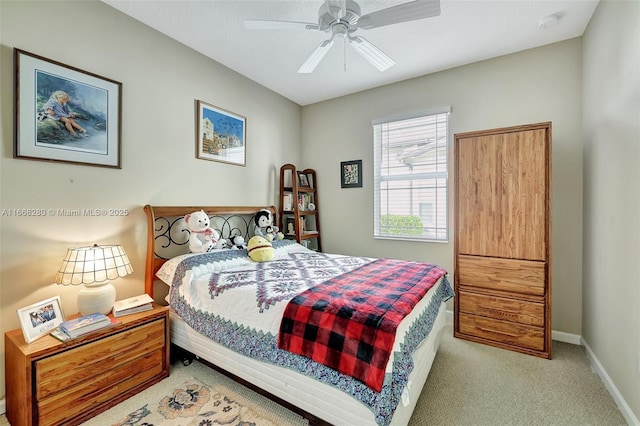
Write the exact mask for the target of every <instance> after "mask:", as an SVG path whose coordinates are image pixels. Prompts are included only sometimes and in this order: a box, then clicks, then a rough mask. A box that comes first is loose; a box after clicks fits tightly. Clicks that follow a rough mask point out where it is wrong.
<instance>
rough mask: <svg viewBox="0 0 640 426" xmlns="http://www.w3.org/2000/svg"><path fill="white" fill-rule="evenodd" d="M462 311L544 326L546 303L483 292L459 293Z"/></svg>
mask: <svg viewBox="0 0 640 426" xmlns="http://www.w3.org/2000/svg"><path fill="white" fill-rule="evenodd" d="M458 297H459V298H460V300H459V302H458V303H459V309H460V312H464V313H467V314H475V315H479V316H483V317H489V318H495V319H499V320H504V321H511V322H517V323H519V324H527V325H535V326H538V327H542V326H544V304H543V303H536V302H528V301H525V300H517V299H508V298H505V297H498V296H487V295H483V294H475V293H467V292H465V291H461V292H460V293H459V296H458Z"/></svg>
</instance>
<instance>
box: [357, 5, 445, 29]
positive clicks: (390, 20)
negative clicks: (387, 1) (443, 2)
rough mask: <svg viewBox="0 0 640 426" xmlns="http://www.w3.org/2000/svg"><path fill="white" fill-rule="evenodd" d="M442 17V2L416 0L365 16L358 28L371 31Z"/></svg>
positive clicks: (359, 22)
mask: <svg viewBox="0 0 640 426" xmlns="http://www.w3.org/2000/svg"><path fill="white" fill-rule="evenodd" d="M438 15H440V0H415V1H411V2H408V3H403V4H399V5H397V6H392V7H388V8H386V9H381V10H378V11H376V12H371V13H369V14H367V15H363V16H361V17H360V19H358V23H357V24H356V26H357V27H358V28H363V29H370V28H378V27H383V26H385V25H391V24H398V23H400V22H407V21H414V20H416V19H424V18H431V17H432V16H438Z"/></svg>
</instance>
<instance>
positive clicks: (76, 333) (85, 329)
mask: <svg viewBox="0 0 640 426" xmlns="http://www.w3.org/2000/svg"><path fill="white" fill-rule="evenodd" d="M103 316H104V317H105V318H106V319H107V321H104V319H100V320H99V321H96V322H90V321H89V320H88V319H87V317H91V318H102V317H103ZM81 319H82V320H83V321H84V322H83V325H82V326H81V327H78V328H76V329H74V330H73V331H67V326H65V328H63V327H62V326H63V325H64V324H65V323H62V324H60V326H58V327H56V328H54V329H53V330H51V331H50V332H49V334H50V335H52V336H53V337H55V338H56V339H58V340H60V341H62V342H66V341H67V340H71V339H75V338H76V337H80V336H84V335H85V334H88V333H91V332H93V331H98V330H102V329H103V328H107V327H111V326H112V325H117V324H120V323H122V321H120V320H119V319H116V318H110V317H108V316H106V315H102V314H92V315H85V316H83V317H79V318H76V319H73V320H70V321H65V322H67V323H70V322H74V323H75V322H76V321H77V320H81Z"/></svg>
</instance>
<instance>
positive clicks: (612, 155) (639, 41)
mask: <svg viewBox="0 0 640 426" xmlns="http://www.w3.org/2000/svg"><path fill="white" fill-rule="evenodd" d="M639 23H640V2H637V1H605V2H601V3H600V5H599V6H598V8H597V9H596V12H595V14H594V16H593V18H592V20H591V22H590V23H589V26H588V28H587V31H586V32H585V35H584V55H583V57H584V129H585V130H584V134H585V149H584V258H583V267H582V269H583V275H584V287H583V319H582V335H583V337H584V340H585V341H586V343H587V344H588V345H589V347H590V348H591V349H592V350H593V352H594V353H595V355H596V356H597V358H598V359H599V360H600V362H601V363H602V365H603V367H604V369H605V370H606V371H607V373H608V374H609V376H610V377H611V379H612V380H613V382H614V383H615V385H616V387H617V388H618V390H619V391H620V393H621V394H622V396H623V397H624V399H625V400H626V402H627V403H628V405H629V406H630V408H631V409H632V410H633V412H634V413H635V419H634V420H629V419H628V421H629V422H630V424H634V423H635V424H637V423H638V419H639V418H640V367H639V366H638V363H639V362H640V25H639Z"/></svg>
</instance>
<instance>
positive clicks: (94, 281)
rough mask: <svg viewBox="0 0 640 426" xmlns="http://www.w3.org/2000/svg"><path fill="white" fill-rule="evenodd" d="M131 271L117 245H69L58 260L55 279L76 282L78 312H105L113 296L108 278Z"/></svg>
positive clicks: (61, 281) (125, 255)
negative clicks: (62, 257) (58, 265)
mask: <svg viewBox="0 0 640 426" xmlns="http://www.w3.org/2000/svg"><path fill="white" fill-rule="evenodd" d="M132 272H133V268H132V266H131V262H130V261H129V257H128V256H127V254H126V253H125V251H124V248H123V247H122V246H120V245H113V246H98V245H97V244H95V245H93V246H92V247H78V248H70V249H68V250H67V254H66V256H65V257H64V259H63V260H62V263H61V264H60V267H59V268H58V273H57V274H56V278H55V283H56V284H62V285H80V284H84V288H83V289H82V290H81V291H80V293H79V294H78V310H79V311H80V313H81V314H82V315H87V314H92V313H96V312H97V313H103V314H108V313H109V312H110V311H111V309H112V308H113V304H114V302H115V299H116V291H115V288H114V287H113V285H112V284H111V283H109V281H111V280H115V279H116V278H118V277H124V276H126V275H129V274H131V273H132Z"/></svg>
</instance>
